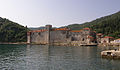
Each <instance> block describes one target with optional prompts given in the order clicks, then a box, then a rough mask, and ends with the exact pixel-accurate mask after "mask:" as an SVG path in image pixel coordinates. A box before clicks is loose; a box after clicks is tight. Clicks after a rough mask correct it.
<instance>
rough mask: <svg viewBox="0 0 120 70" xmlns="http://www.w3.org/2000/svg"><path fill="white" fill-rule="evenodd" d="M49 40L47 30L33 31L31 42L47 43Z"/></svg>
mask: <svg viewBox="0 0 120 70" xmlns="http://www.w3.org/2000/svg"><path fill="white" fill-rule="evenodd" d="M47 40H48V37H47V31H45V32H32V33H31V43H36V44H46V43H47Z"/></svg>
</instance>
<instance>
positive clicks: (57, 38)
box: [27, 25, 96, 45]
mask: <svg viewBox="0 0 120 70" xmlns="http://www.w3.org/2000/svg"><path fill="white" fill-rule="evenodd" d="M75 42H76V43H79V44H86V45H87V44H91V43H96V33H95V32H94V31H92V30H91V29H90V28H84V29H82V30H71V29H69V28H52V25H46V27H45V29H41V30H33V31H29V32H28V33H27V43H29V44H54V43H66V44H70V43H75Z"/></svg>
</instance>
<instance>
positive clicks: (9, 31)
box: [0, 17, 28, 42]
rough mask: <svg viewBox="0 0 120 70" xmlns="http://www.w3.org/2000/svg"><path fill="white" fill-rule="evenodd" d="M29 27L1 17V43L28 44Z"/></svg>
mask: <svg viewBox="0 0 120 70" xmlns="http://www.w3.org/2000/svg"><path fill="white" fill-rule="evenodd" d="M27 30H28V29H27V27H24V26H22V25H19V24H17V23H15V22H12V21H10V20H8V19H5V18H1V17H0V42H26V40H27V34H26V33H27Z"/></svg>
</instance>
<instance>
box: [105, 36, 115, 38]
mask: <svg viewBox="0 0 120 70" xmlns="http://www.w3.org/2000/svg"><path fill="white" fill-rule="evenodd" d="M104 38H113V37H111V36H105V37H104Z"/></svg>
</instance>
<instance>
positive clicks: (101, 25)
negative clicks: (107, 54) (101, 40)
mask: <svg viewBox="0 0 120 70" xmlns="http://www.w3.org/2000/svg"><path fill="white" fill-rule="evenodd" d="M67 27H69V28H71V29H73V30H78V29H82V28H84V27H89V28H92V29H93V30H95V31H96V32H97V33H103V34H105V35H108V36H113V37H115V38H119V37H120V12H117V13H115V14H112V15H108V16H105V17H101V18H99V19H96V20H93V21H91V22H87V23H84V24H72V25H68V26H67Z"/></svg>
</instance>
